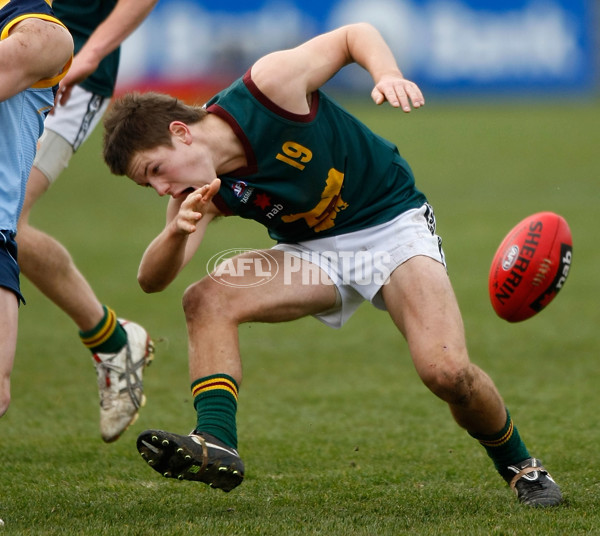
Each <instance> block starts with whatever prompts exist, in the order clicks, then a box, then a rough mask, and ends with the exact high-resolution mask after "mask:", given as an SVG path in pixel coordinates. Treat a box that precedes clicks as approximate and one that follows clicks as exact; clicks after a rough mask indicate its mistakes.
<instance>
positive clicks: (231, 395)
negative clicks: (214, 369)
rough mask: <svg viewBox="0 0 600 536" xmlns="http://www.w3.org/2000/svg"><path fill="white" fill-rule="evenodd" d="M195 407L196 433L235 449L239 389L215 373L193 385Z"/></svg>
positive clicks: (230, 378) (230, 380)
mask: <svg viewBox="0 0 600 536" xmlns="http://www.w3.org/2000/svg"><path fill="white" fill-rule="evenodd" d="M192 395H193V396H194V407H195V408H196V412H197V414H198V422H197V426H196V430H198V431H199V432H206V433H208V434H211V435H213V436H215V437H216V438H217V439H219V440H221V441H222V442H223V443H225V444H226V445H227V446H229V447H232V448H234V449H236V448H237V426H236V421H235V415H236V413H237V400H238V386H237V383H236V382H235V380H234V379H233V378H232V377H231V376H228V375H227V374H214V375H212V376H206V377H204V378H199V379H198V380H196V381H194V382H193V383H192Z"/></svg>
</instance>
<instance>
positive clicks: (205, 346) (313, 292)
mask: <svg viewBox="0 0 600 536" xmlns="http://www.w3.org/2000/svg"><path fill="white" fill-rule="evenodd" d="M268 255H269V256H270V257H271V258H272V259H274V260H275V262H276V263H278V264H279V266H280V267H283V266H284V265H285V263H284V262H283V259H284V253H283V252H281V251H273V250H269V251H268ZM261 259H264V257H263V254H262V253H257V252H250V253H247V254H244V255H242V256H239V257H236V258H235V259H234V260H233V261H232V262H233V263H235V262H236V261H238V260H239V261H241V263H242V264H241V265H240V266H243V265H244V263H246V264H245V265H246V266H249V265H253V264H254V261H255V260H256V261H257V262H258V263H260V262H261ZM233 272H235V273H236V274H239V273H244V270H243V268H241V269H239V270H237V269H234V270H233ZM229 273H230V274H231V272H229ZM260 277H263V278H264V276H262V275H261V276H257V275H255V274H254V273H247V272H246V275H244V276H240V277H238V276H236V275H234V276H231V277H229V276H227V275H224V276H223V277H222V278H221V279H220V282H217V281H215V280H214V279H212V278H210V277H206V278H204V279H203V280H201V281H199V282H198V283H195V284H194V285H192V286H191V287H189V288H188V289H187V290H186V292H185V296H184V299H183V307H184V311H185V315H186V321H187V326H188V335H189V359H190V379H191V381H192V393H193V394H194V405H195V407H196V411H197V412H198V421H197V426H196V429H195V430H194V431H193V432H192V433H191V434H190V435H189V436H183V435H178V434H172V433H170V432H165V431H161V430H147V431H145V432H143V433H142V434H140V436H139V437H138V450H139V451H140V453H141V455H142V457H143V458H144V459H145V460H146V462H147V463H148V464H149V465H151V466H152V467H153V468H154V469H155V470H157V471H158V472H160V473H161V474H162V475H163V476H166V477H170V478H178V479H184V480H197V481H201V482H205V483H207V484H209V485H210V486H211V487H215V488H220V489H222V490H224V491H230V490H231V489H233V488H235V487H236V486H238V485H239V484H241V482H242V480H243V478H244V464H243V462H242V460H241V458H240V457H239V454H238V453H237V450H236V449H237V433H236V430H235V428H236V425H235V412H236V410H237V390H238V387H239V385H240V384H241V381H242V363H241V358H240V350H239V341H238V327H239V325H240V324H243V323H245V322H284V321H289V320H294V319H297V318H300V317H303V316H306V315H309V314H315V313H319V312H322V311H325V310H327V309H330V308H331V307H333V306H334V304H335V302H336V290H335V288H334V286H333V285H331V284H322V283H318V284H314V285H312V284H306V285H303V284H302V283H303V282H302V275H301V270H300V271H299V272H295V273H294V274H287V275H286V274H284V271H283V270H280V271H279V272H278V273H277V275H276V276H275V277H274V278H273V279H271V280H269V281H268V282H267V283H265V284H263V285H260V286H255V285H254V283H256V282H257V281H258V280H259V278H260ZM325 280H327V276H325V275H324V274H322V279H321V280H320V281H325ZM229 283H231V284H233V285H235V286H233V285H230V284H229ZM205 395H206V396H205Z"/></svg>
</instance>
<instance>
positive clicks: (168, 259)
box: [138, 179, 221, 292]
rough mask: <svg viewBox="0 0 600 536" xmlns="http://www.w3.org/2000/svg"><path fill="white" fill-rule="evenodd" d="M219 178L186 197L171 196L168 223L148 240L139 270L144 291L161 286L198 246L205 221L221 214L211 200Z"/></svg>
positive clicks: (162, 287) (207, 222) (167, 284)
mask: <svg viewBox="0 0 600 536" xmlns="http://www.w3.org/2000/svg"><path fill="white" fill-rule="evenodd" d="M220 186H221V181H220V180H219V179H215V180H214V181H213V182H211V183H210V184H208V185H206V186H203V187H202V188H199V189H198V190H196V191H195V192H193V193H191V194H189V195H188V196H187V197H186V198H185V199H170V200H169V204H168V206H167V223H166V225H165V228H164V229H163V230H162V231H161V233H160V234H159V235H158V236H157V237H156V238H155V239H154V240H153V241H152V242H151V243H150V245H149V246H148V248H147V249H146V251H145V252H144V255H143V256H142V260H141V262H140V267H139V270H138V282H139V284H140V286H141V287H142V290H143V291H144V292H159V291H161V290H164V289H165V288H166V287H167V286H169V284H170V283H171V282H172V281H173V280H174V279H175V278H176V277H177V275H178V274H179V272H181V270H182V269H183V268H184V266H185V265H186V264H187V263H188V262H189V261H190V259H191V258H192V257H193V256H194V253H195V252H196V251H197V250H198V248H199V247H200V244H201V242H202V239H203V238H204V233H205V231H206V227H207V226H208V224H209V223H210V222H211V221H212V220H213V219H214V218H215V217H216V216H218V215H219V214H220V212H219V210H218V209H217V207H216V206H215V205H214V204H213V203H212V198H213V196H214V195H215V194H216V193H217V192H218V191H219V187H220Z"/></svg>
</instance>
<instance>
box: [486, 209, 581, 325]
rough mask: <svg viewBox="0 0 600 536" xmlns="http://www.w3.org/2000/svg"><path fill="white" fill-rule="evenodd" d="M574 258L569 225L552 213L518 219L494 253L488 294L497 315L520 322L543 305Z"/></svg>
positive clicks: (561, 280) (552, 296) (566, 272)
mask: <svg viewBox="0 0 600 536" xmlns="http://www.w3.org/2000/svg"><path fill="white" fill-rule="evenodd" d="M572 258H573V240H572V237H571V230H570V229H569V225H568V224H567V222H566V221H565V219H564V218H563V217H562V216H559V215H558V214H555V213H554V212H538V213H536V214H532V215H531V216H528V217H527V218H525V219H524V220H522V221H520V222H519V223H518V224H517V225H515V227H514V228H513V229H512V230H511V231H510V232H509V233H508V234H507V235H506V237H505V238H504V240H503V241H502V243H501V244H500V247H499V248H498V250H497V251H496V254H495V255H494V260H493V261H492V266H491V268H490V275H489V293H490V300H491V302H492V306H493V308H494V311H496V314H497V315H498V316H499V317H500V318H503V319H504V320H507V321H508V322H521V321H522V320H526V319H528V318H531V317H532V316H533V315H535V314H537V313H539V312H540V311H541V310H542V309H544V307H546V306H547V305H548V304H549V303H550V302H551V301H552V300H553V299H554V298H555V296H556V295H557V294H558V291H559V290H560V289H561V288H563V286H564V284H565V281H566V280H567V276H568V275H569V269H570V268H571V262H572Z"/></svg>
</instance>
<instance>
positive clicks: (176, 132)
mask: <svg viewBox="0 0 600 536" xmlns="http://www.w3.org/2000/svg"><path fill="white" fill-rule="evenodd" d="M169 132H171V134H172V135H173V136H175V138H178V139H180V140H181V141H183V142H184V143H186V144H187V145H189V144H190V143H191V142H192V134H191V132H190V129H189V127H188V126H187V125H186V124H185V123H184V122H182V121H172V122H171V124H170V125H169Z"/></svg>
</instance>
